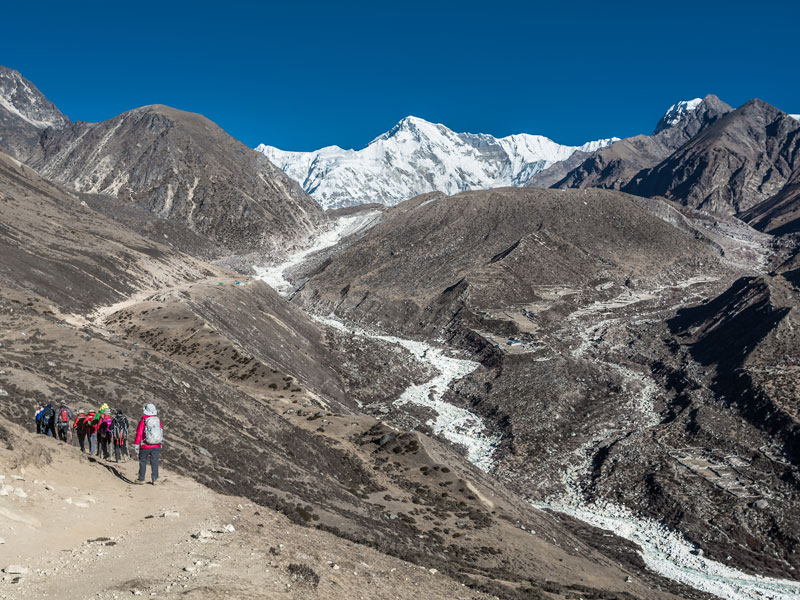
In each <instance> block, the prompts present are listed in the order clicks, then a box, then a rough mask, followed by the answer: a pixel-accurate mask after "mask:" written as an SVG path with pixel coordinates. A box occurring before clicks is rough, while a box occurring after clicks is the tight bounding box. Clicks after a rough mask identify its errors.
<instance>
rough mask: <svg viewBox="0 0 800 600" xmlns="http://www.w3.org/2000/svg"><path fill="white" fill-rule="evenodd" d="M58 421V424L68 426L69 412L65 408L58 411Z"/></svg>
mask: <svg viewBox="0 0 800 600" xmlns="http://www.w3.org/2000/svg"><path fill="white" fill-rule="evenodd" d="M58 421H59V423H65V424H69V410H68V409H67V407H66V406H64V407H62V408H60V409H59V410H58Z"/></svg>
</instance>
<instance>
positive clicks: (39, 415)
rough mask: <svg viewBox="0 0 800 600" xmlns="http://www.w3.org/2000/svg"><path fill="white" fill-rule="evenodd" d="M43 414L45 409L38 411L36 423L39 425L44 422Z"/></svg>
mask: <svg viewBox="0 0 800 600" xmlns="http://www.w3.org/2000/svg"><path fill="white" fill-rule="evenodd" d="M43 414H44V409H43V408H40V409H39V410H37V411H36V422H37V423H41V422H42V415H43Z"/></svg>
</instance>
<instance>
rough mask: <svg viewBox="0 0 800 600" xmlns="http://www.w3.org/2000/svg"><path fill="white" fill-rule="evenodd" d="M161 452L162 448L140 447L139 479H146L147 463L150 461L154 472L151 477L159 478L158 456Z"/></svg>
mask: <svg viewBox="0 0 800 600" xmlns="http://www.w3.org/2000/svg"><path fill="white" fill-rule="evenodd" d="M159 454H161V448H139V481H144V476H145V474H146V473H147V463H148V462H149V463H150V468H151V469H152V473H150V477H151V478H152V480H153V481H155V480H156V479H158V456H159Z"/></svg>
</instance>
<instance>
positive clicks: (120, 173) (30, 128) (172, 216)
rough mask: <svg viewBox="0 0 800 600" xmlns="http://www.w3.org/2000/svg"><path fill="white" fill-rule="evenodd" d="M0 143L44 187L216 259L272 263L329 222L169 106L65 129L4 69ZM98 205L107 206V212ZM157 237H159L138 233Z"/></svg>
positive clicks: (284, 180) (270, 172) (301, 196)
mask: <svg viewBox="0 0 800 600" xmlns="http://www.w3.org/2000/svg"><path fill="white" fill-rule="evenodd" d="M0 140H3V141H0V149H1V148H5V150H6V151H7V152H9V153H10V155H11V156H16V157H17V158H18V159H19V160H22V161H23V162H25V163H27V164H29V165H31V166H33V167H34V168H35V169H37V170H38V171H39V172H40V173H41V174H42V175H43V176H44V177H45V178H47V179H49V180H51V181H53V182H56V183H60V184H63V185H64V186H66V187H68V188H70V189H71V190H75V191H78V192H83V193H88V194H92V195H93V196H95V198H94V200H95V201H92V199H89V198H87V199H85V200H88V201H89V202H91V203H92V204H93V205H94V206H95V207H96V208H98V209H99V210H101V211H103V210H104V209H105V212H107V213H108V214H112V215H114V216H115V217H117V216H119V217H120V218H121V219H122V220H124V221H125V222H126V223H128V224H130V223H131V222H133V221H138V222H139V223H141V222H142V221H143V219H142V218H141V217H138V218H136V217H135V216H134V215H133V214H132V213H131V209H132V208H133V209H134V211H133V212H134V213H135V211H136V210H137V209H138V210H140V211H141V209H144V210H146V211H149V212H150V213H152V214H153V215H155V216H156V217H157V218H158V219H162V220H169V221H173V222H175V223H177V224H178V227H177V228H176V229H177V230H178V231H180V234H179V236H180V237H181V238H183V242H184V243H186V242H189V245H193V246H195V247H197V246H201V245H204V242H205V245H206V246H211V247H213V246H216V248H217V249H216V254H217V255H219V254H221V253H231V252H234V253H247V252H251V251H256V252H261V253H262V254H268V255H269V254H276V253H279V252H280V251H283V250H284V249H285V248H286V247H290V246H292V245H294V244H297V243H303V242H304V241H305V240H306V239H307V238H308V237H309V236H310V235H311V234H313V233H314V232H316V231H317V229H319V228H320V227H321V226H323V225H324V224H325V222H326V219H325V216H324V215H323V213H322V211H321V210H320V208H319V207H318V206H317V204H316V203H315V202H314V201H313V200H312V199H311V198H309V197H308V196H307V195H306V194H305V193H304V192H303V191H302V189H300V187H299V186H298V185H297V184H296V183H295V182H294V181H292V180H291V179H290V178H288V177H287V176H285V175H284V174H283V173H282V172H281V171H280V170H279V169H276V168H275V167H274V166H273V165H272V164H271V163H270V162H269V161H268V160H266V159H265V158H264V157H263V156H262V155H261V154H259V153H257V152H255V151H253V150H251V149H249V148H247V147H246V146H244V145H243V144H241V143H240V142H238V141H236V140H235V139H233V138H232V137H230V136H229V135H228V134H227V133H225V132H224V131H223V130H222V129H220V128H219V127H218V126H217V125H216V124H215V123H212V122H211V121H209V120H208V119H206V118H205V117H203V116H201V115H197V114H192V113H187V112H183V111H179V110H175V109H172V108H169V107H166V106H158V105H153V106H145V107H142V108H138V109H134V110H131V111H128V112H126V113H123V114H121V115H119V116H117V117H115V118H113V119H109V120H108V121H104V122H102V123H84V122H77V123H71V122H70V121H69V120H68V119H67V118H66V117H64V115H62V114H61V113H60V112H59V111H58V109H57V108H56V107H55V106H54V105H53V104H52V103H51V102H50V101H48V100H47V99H46V98H45V97H44V96H43V95H42V94H41V93H40V92H39V91H38V90H37V89H36V87H35V86H34V85H33V84H32V83H31V82H29V81H27V80H26V79H25V78H23V77H22V76H21V75H20V74H19V73H17V72H16V71H12V70H10V69H7V68H5V67H2V70H0ZM98 195H103V196H108V197H111V198H113V200H109V201H108V207H103V206H102V202H99V201H97V198H96V196H98ZM151 223H152V221H151ZM153 229H156V230H157V229H159V227H158V226H157V225H155V226H154V225H152V224H151V225H150V226H147V227H142V228H140V231H143V232H144V231H146V230H153ZM165 233H166V232H162V234H161V235H162V237H159V238H158V239H159V240H161V239H164V238H163V235H164V234H165ZM166 235H167V236H168V235H169V234H166ZM192 237H194V238H195V239H194V240H190V239H189V238H192ZM208 250H211V248H210V247H209V248H208Z"/></svg>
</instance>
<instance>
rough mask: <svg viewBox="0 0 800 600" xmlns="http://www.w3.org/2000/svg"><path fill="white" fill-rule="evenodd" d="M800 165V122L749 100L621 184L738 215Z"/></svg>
mask: <svg viewBox="0 0 800 600" xmlns="http://www.w3.org/2000/svg"><path fill="white" fill-rule="evenodd" d="M798 167H800V123H798V122H797V121H795V120H794V119H793V118H791V117H790V116H788V115H787V114H786V113H784V112H782V111H780V110H778V109H777V108H775V107H773V106H770V105H769V104H766V103H765V102H762V101H761V100H751V101H750V102H748V103H747V104H745V105H743V106H741V107H740V108H738V109H736V110H735V111H733V112H730V113H728V114H726V115H725V116H723V117H722V118H720V119H719V120H718V121H717V122H715V123H713V124H711V125H709V126H708V127H706V128H705V129H704V130H703V131H701V132H700V133H698V134H697V135H695V136H694V137H693V138H692V139H691V141H689V142H688V143H686V144H685V145H683V146H682V147H681V148H680V149H679V150H677V151H676V152H674V153H673V154H672V155H671V156H669V157H668V158H666V159H665V160H663V161H662V162H661V163H659V164H658V165H656V166H653V167H652V168H650V169H646V170H643V171H642V172H641V173H638V174H637V175H636V176H635V177H633V178H632V179H631V180H630V181H629V182H628V183H627V184H625V185H624V186H623V188H622V189H623V190H625V191H626V192H629V193H632V194H637V195H640V196H664V197H667V198H670V199H673V200H677V201H679V202H681V203H683V204H687V205H689V206H692V207H697V208H701V209H703V210H706V211H708V212H719V213H723V214H724V213H728V214H741V213H743V212H744V211H746V210H747V209H749V208H751V207H753V206H755V205H757V204H759V203H760V202H763V201H765V200H768V199H769V198H770V197H772V196H773V195H775V194H777V193H778V192H780V190H781V189H782V188H783V186H784V185H785V184H786V183H787V181H788V180H789V178H790V176H791V175H792V173H793V172H794V171H795V170H796V169H797V168H798Z"/></svg>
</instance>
